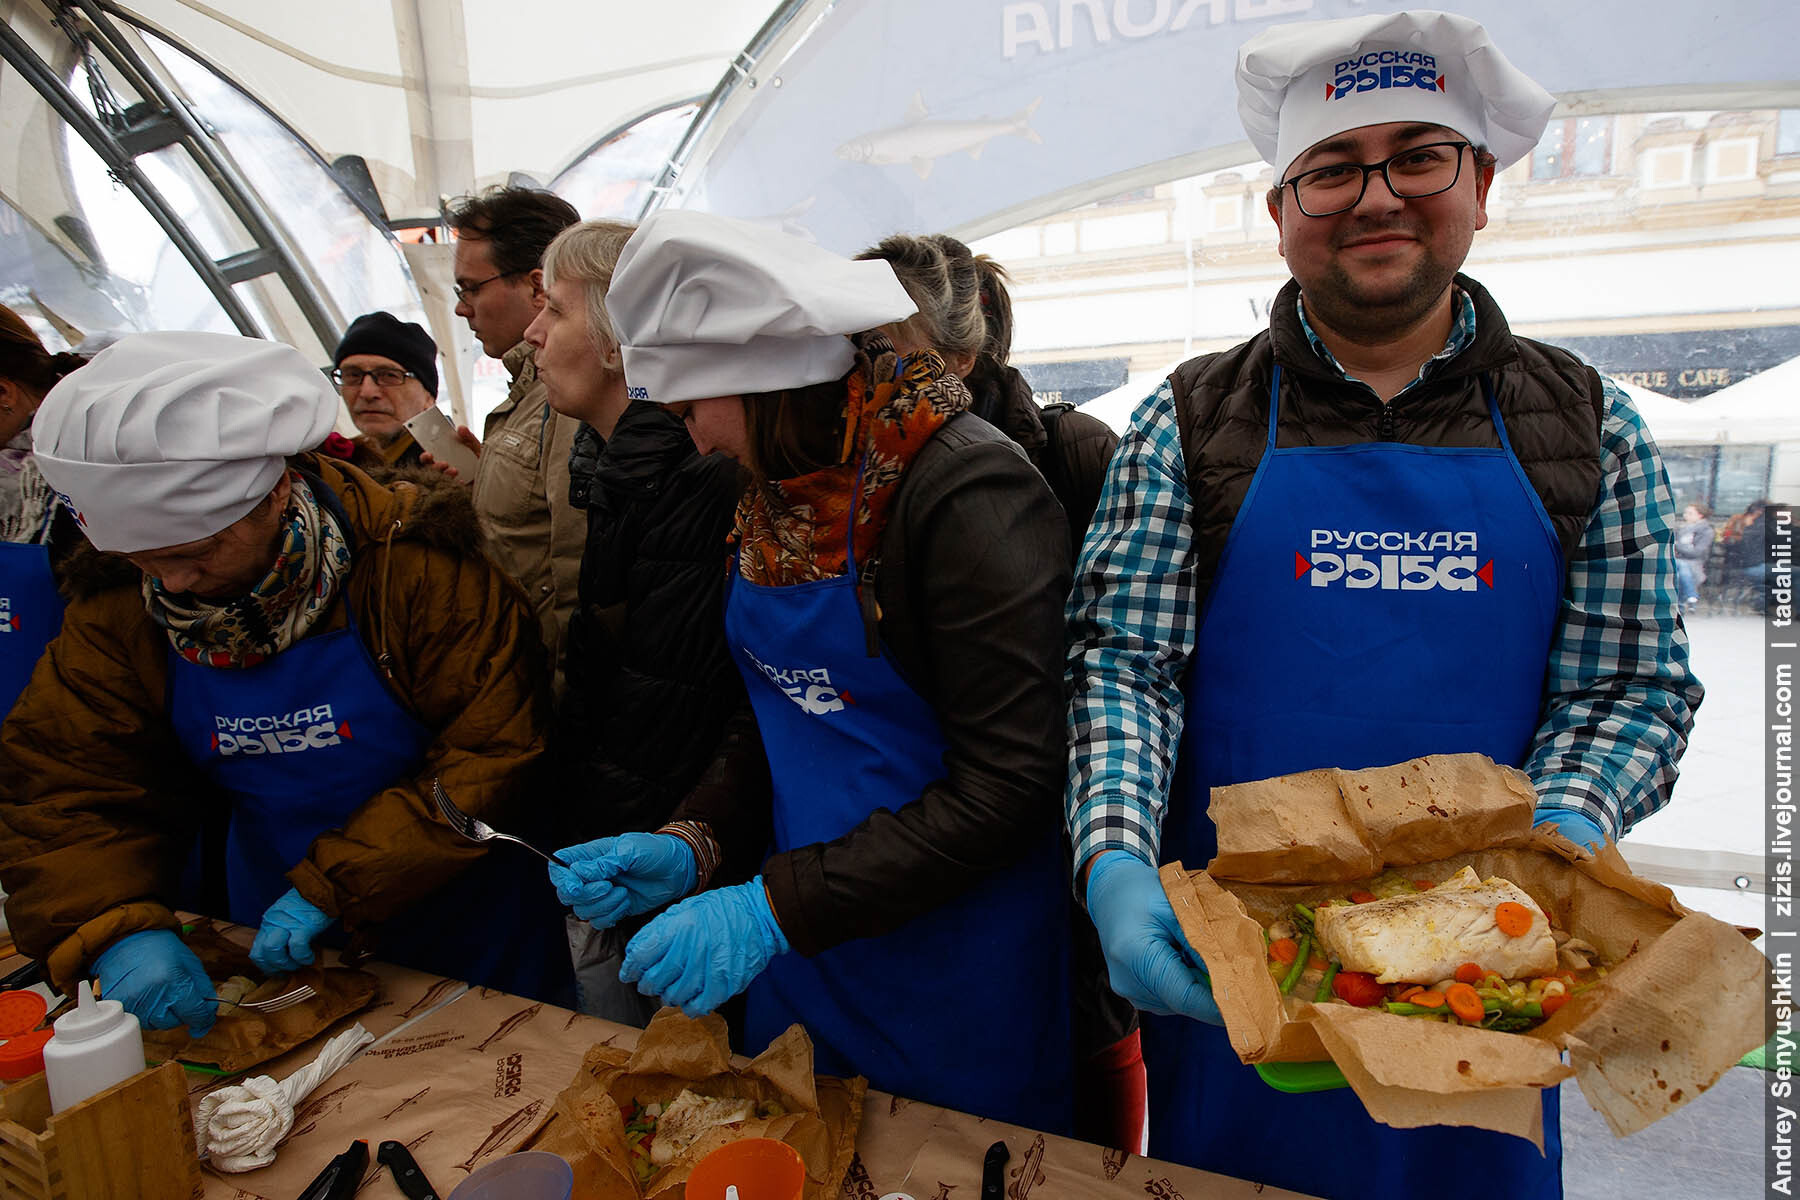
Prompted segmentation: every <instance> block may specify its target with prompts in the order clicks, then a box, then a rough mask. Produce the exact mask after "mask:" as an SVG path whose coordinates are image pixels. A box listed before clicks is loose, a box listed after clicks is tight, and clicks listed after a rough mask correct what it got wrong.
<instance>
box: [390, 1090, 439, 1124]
mask: <svg viewBox="0 0 1800 1200" xmlns="http://www.w3.org/2000/svg"><path fill="white" fill-rule="evenodd" d="M430 1090H431V1085H430V1084H429V1083H428V1084H426V1085H425V1086H424V1087H422V1088H420V1089H419V1090H418V1091H416V1092H414V1093H413V1094H412V1095H410V1096H408V1097H407V1098H406V1099H404V1100H402V1101H401V1102H400V1103H398V1104H396V1105H394V1107H392V1108H390V1109H388V1111H387V1115H385V1116H383V1117H382V1118H381V1119H382V1120H384V1121H391V1120H393V1119H394V1118H395V1117H396V1116H398V1115H399V1114H401V1113H403V1112H405V1111H406V1110H407V1109H409V1108H411V1107H412V1106H413V1105H415V1104H417V1103H418V1102H419V1098H420V1097H421V1096H423V1095H424V1094H425V1093H426V1092H429V1091H430Z"/></svg>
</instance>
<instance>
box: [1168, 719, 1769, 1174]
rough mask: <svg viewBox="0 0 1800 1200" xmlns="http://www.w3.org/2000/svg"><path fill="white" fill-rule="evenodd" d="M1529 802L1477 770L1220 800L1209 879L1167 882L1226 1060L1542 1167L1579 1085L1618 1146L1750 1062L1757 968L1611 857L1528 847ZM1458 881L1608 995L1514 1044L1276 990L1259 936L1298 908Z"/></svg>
mask: <svg viewBox="0 0 1800 1200" xmlns="http://www.w3.org/2000/svg"><path fill="white" fill-rule="evenodd" d="M1453 793H1454V794H1453ZM1534 804H1535V795H1534V793H1533V792H1532V790H1531V787H1530V784H1529V782H1528V781H1527V780H1526V779H1525V776H1524V775H1523V774H1522V773H1521V772H1518V771H1515V770H1512V769H1511V768H1506V767H1500V766H1497V765H1495V764H1494V763H1493V762H1491V761H1490V760H1488V759H1487V758H1485V757H1484V756H1482V755H1452V756H1439V757H1430V758H1421V759H1414V760H1412V761H1410V762H1407V763H1401V764H1398V765H1396V766H1392V767H1381V768H1374V769H1370V770H1366V771H1336V770H1332V771H1310V772H1306V773H1305V774H1302V775H1294V776H1287V777H1284V778H1281V779H1272V780H1265V781H1260V782H1256V783H1244V784H1236V785H1233V786H1231V787H1226V788H1218V789H1215V790H1214V792H1213V801H1212V807H1211V810H1210V811H1211V814H1212V816H1213V818H1214V820H1215V821H1216V822H1217V823H1218V825H1219V847H1220V851H1219V856H1218V857H1217V858H1215V859H1214V860H1213V862H1212V864H1211V865H1210V868H1209V869H1208V870H1206V871H1195V872H1189V871H1187V870H1185V869H1184V868H1183V867H1182V865H1181V864H1179V863H1173V864H1170V865H1168V866H1165V867H1164V868H1163V869H1162V880H1163V887H1164V889H1165V891H1167V893H1168V895H1169V900H1170V903H1171V904H1172V905H1173V907H1174V909H1175V914H1176V917H1177V919H1178V920H1179V921H1180V922H1181V928H1182V932H1183V933H1184V934H1186V936H1187V939H1188V941H1189V942H1190V943H1191V944H1192V945H1193V947H1194V949H1195V950H1196V951H1197V952H1198V953H1199V955H1200V957H1201V958H1202V959H1203V960H1204V961H1205V963H1206V964H1207V967H1208V969H1209V970H1210V972H1211V974H1212V983H1213V996H1214V998H1215V999H1216V1000H1217V1001H1218V1004H1219V1011H1220V1014H1221V1015H1222V1016H1223V1018H1224V1020H1225V1029H1226V1033H1227V1035H1228V1036H1229V1038H1230V1040H1231V1045H1232V1049H1233V1050H1234V1051H1235V1052H1236V1053H1237V1055H1238V1057H1239V1059H1241V1060H1242V1061H1244V1062H1246V1063H1257V1062H1309V1061H1318V1060H1320V1059H1325V1058H1330V1059H1331V1060H1332V1061H1334V1062H1335V1063H1337V1065H1338V1068H1339V1069H1340V1070H1341V1071H1342V1072H1343V1073H1344V1077H1345V1078H1346V1079H1347V1080H1348V1081H1349V1083H1350V1086H1351V1088H1352V1089H1353V1090H1354V1091H1355V1092H1356V1094H1357V1097H1358V1098H1359V1099H1361V1100H1362V1102H1363V1104H1364V1106H1365V1107H1366V1108H1367V1109H1368V1111H1369V1114H1370V1116H1372V1117H1374V1118H1375V1119H1376V1120H1377V1121H1380V1122H1382V1123H1384V1124H1387V1125H1392V1126H1395V1127H1396V1128H1402V1129H1408V1128H1414V1127H1417V1126H1420V1125H1426V1124H1444V1125H1472V1126H1478V1127H1480V1128H1484V1129H1493V1130H1497V1131H1499V1132H1502V1133H1510V1134H1513V1135H1515V1136H1518V1137H1522V1138H1526V1139H1527V1140H1529V1141H1531V1142H1532V1143H1533V1144H1534V1145H1536V1146H1538V1147H1539V1148H1540V1149H1542V1147H1543V1129H1542V1123H1543V1122H1542V1112H1541V1106H1540V1104H1539V1102H1538V1095H1537V1093H1538V1090H1539V1089H1541V1088H1545V1087H1552V1086H1555V1085H1556V1084H1557V1083H1559V1082H1560V1081H1561V1080H1563V1079H1565V1078H1567V1077H1569V1076H1570V1075H1573V1076H1575V1077H1576V1079H1577V1081H1578V1083H1579V1084H1580V1087H1581V1090H1582V1094H1583V1095H1585V1096H1586V1097H1587V1099H1588V1102H1589V1103H1590V1104H1591V1105H1593V1107H1594V1108H1595V1109H1597V1110H1598V1111H1599V1112H1600V1113H1601V1115H1602V1116H1604V1117H1605V1118H1606V1121H1607V1123H1608V1124H1609V1125H1610V1126H1611V1127H1612V1129H1613V1132H1614V1133H1615V1134H1618V1135H1619V1136H1624V1135H1626V1134H1629V1133H1634V1132H1636V1131H1637V1130H1639V1129H1642V1128H1644V1127H1645V1126H1647V1125H1649V1124H1651V1123H1652V1122H1654V1121H1656V1120H1658V1119H1660V1118H1662V1117H1664V1116H1667V1115H1668V1114H1669V1113H1671V1112H1673V1111H1674V1110H1675V1109H1676V1108H1678V1107H1680V1106H1681V1105H1682V1104H1683V1103H1685V1102H1686V1101H1688V1100H1691V1099H1692V1098H1693V1097H1694V1096H1696V1095H1698V1094H1699V1093H1701V1092H1703V1091H1705V1090H1706V1089H1707V1088H1708V1087H1711V1086H1712V1084H1713V1083H1715V1082H1716V1081H1717V1080H1718V1078H1719V1077H1720V1076H1721V1075H1723V1074H1724V1073H1725V1071H1726V1070H1727V1069H1729V1068H1730V1067H1731V1066H1732V1065H1734V1064H1735V1063H1736V1062H1737V1061H1738V1059H1739V1058H1740V1057H1742V1056H1743V1054H1744V1053H1745V1052H1746V1051H1748V1050H1750V1049H1752V1048H1753V1047H1755V1046H1758V1045H1760V1044H1761V1043H1762V1040H1763V1030H1762V1009H1761V988H1762V981H1763V970H1764V966H1765V960H1764V958H1763V956H1762V954H1761V952H1759V951H1758V950H1757V949H1756V948H1755V947H1754V946H1752V945H1751V944H1750V942H1749V941H1748V940H1747V939H1746V938H1745V937H1744V935H1743V933H1742V932H1741V931H1739V930H1737V929H1734V928H1733V927H1732V926H1729V925H1726V924H1724V923H1723V922H1720V921H1717V920H1715V919H1713V918H1712V917H1709V916H1706V915H1705V914H1704V913H1695V912H1690V911H1689V910H1687V909H1686V908H1684V907H1682V906H1681V905H1680V904H1679V903H1677V902H1676V900H1675V898H1674V895H1673V894H1672V893H1671V892H1670V891H1669V889H1668V888H1666V887H1663V886H1662V885H1661V884H1658V883H1655V882H1653V881H1651V880H1648V879H1643V878H1640V877H1639V876H1636V875H1633V874H1632V873H1631V869H1630V868H1629V867H1628V866H1627V865H1626V863H1625V860H1624V859H1623V858H1622V857H1621V856H1620V855H1619V852H1618V849H1617V847H1615V846H1613V845H1612V844H1610V843H1609V844H1607V845H1606V846H1604V847H1603V848H1602V849H1601V850H1600V852H1599V853H1598V854H1597V855H1591V854H1589V853H1588V852H1587V851H1585V850H1583V849H1581V848H1580V847H1578V846H1576V845H1575V844H1574V843H1572V842H1570V841H1568V840H1567V839H1565V838H1563V837H1562V836H1561V835H1560V834H1557V833H1554V832H1551V831H1540V830H1533V829H1532V828H1531V824H1530V823H1531V809H1532V807H1533V805H1534ZM1276 809H1280V810H1281V811H1278V812H1277V811H1272V810H1276ZM1258 839H1262V840H1261V841H1259V840H1258ZM1465 865H1466V866H1470V867H1472V868H1474V870H1475V872H1476V874H1478V875H1479V876H1480V877H1481V878H1483V879H1487V878H1491V877H1495V876H1498V877H1500V878H1503V879H1509V880H1511V881H1512V882H1513V883H1515V884H1517V885H1518V886H1519V887H1521V888H1523V889H1524V890H1525V891H1526V892H1527V893H1528V894H1529V895H1530V896H1531V898H1532V899H1533V900H1534V901H1536V902H1537V904H1538V905H1539V906H1540V907H1542V908H1543V910H1544V911H1545V913H1546V914H1547V915H1548V916H1549V918H1550V922H1551V924H1552V926H1554V927H1555V928H1557V929H1560V930H1565V931H1567V932H1568V933H1570V934H1572V935H1573V936H1574V937H1577V938H1581V939H1584V940H1585V941H1587V942H1589V943H1591V944H1593V945H1594V946H1596V947H1597V948H1598V949H1599V951H1600V956H1599V957H1600V961H1601V962H1602V963H1604V964H1605V965H1607V967H1608V973H1607V976H1606V978H1604V979H1602V980H1601V981H1600V982H1599V983H1598V984H1596V985H1595V986H1594V987H1592V988H1590V989H1588V990H1586V991H1584V992H1582V993H1581V994H1580V995H1578V996H1576V997H1575V998H1574V999H1572V1000H1571V1001H1570V1002H1569V1003H1568V1004H1567V1005H1566V1006H1564V1007H1563V1008H1562V1009H1561V1010H1560V1011H1559V1012H1557V1013H1556V1014H1555V1015H1554V1016H1553V1017H1551V1018H1550V1019H1549V1020H1548V1021H1546V1022H1544V1023H1543V1024H1542V1025H1540V1026H1539V1027H1537V1028H1536V1029H1534V1030H1531V1031H1529V1032H1526V1033H1500V1032H1496V1031H1493V1030H1486V1029H1474V1028H1468V1027H1463V1026H1455V1025H1450V1024H1446V1023H1440V1022H1435V1021H1421V1020H1417V1019H1413V1018H1408V1017H1401V1016H1396V1015H1394V1014H1391V1013H1386V1012H1381V1011H1375V1010H1369V1009H1357V1008H1352V1007H1350V1006H1349V1005H1344V1004H1313V1003H1311V1002H1309V1001H1306V1000H1303V999H1299V998H1296V997H1294V996H1288V997H1286V998H1285V999H1284V998H1283V997H1282V996H1281V994H1280V991H1279V989H1278V987H1277V985H1276V984H1275V983H1274V981H1273V980H1271V979H1270V977H1269V972H1268V969H1267V967H1266V965H1265V961H1264V960H1265V954H1266V951H1265V949H1264V942H1263V936H1262V931H1263V929H1264V928H1265V927H1266V925H1267V924H1268V923H1269V922H1270V921H1272V920H1274V919H1275V918H1276V917H1278V916H1280V915H1282V914H1283V913H1284V912H1286V911H1287V909H1288V907H1289V906H1290V905H1292V904H1293V903H1294V902H1295V901H1300V902H1303V903H1314V902H1316V901H1319V900H1323V899H1326V898H1329V897H1332V896H1341V895H1343V894H1344V893H1345V891H1346V890H1347V889H1346V887H1345V885H1346V884H1347V883H1351V882H1355V881H1360V880H1364V879H1368V878H1369V877H1371V876H1373V875H1375V874H1378V873H1379V872H1380V871H1381V870H1382V869H1384V868H1385V867H1390V866H1404V867H1406V868H1407V872H1406V873H1407V874H1408V875H1409V876H1411V877H1414V878H1418V879H1429V880H1431V881H1433V882H1436V881H1440V880H1443V879H1446V878H1448V877H1449V876H1451V875H1453V874H1455V873H1456V872H1457V871H1458V870H1460V869H1461V868H1462V867H1464V866H1465ZM1302 876H1309V877H1305V878H1303V877H1302ZM1565 1049H1566V1050H1567V1051H1568V1052H1569V1062H1570V1065H1564V1064H1563V1062H1562V1061H1561V1053H1560V1052H1561V1051H1562V1050H1565Z"/></svg>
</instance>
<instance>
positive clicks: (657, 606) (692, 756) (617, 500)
mask: <svg viewBox="0 0 1800 1200" xmlns="http://www.w3.org/2000/svg"><path fill="white" fill-rule="evenodd" d="M742 486H743V477H742V475H741V473H740V471H739V468H738V466H737V464H736V463H734V462H732V461H731V460H730V459H727V458H723V457H721V456H718V455H710V456H706V457H702V456H701V455H700V454H699V453H698V452H697V451H696V450H695V449H694V443H693V441H692V439H691V438H689V437H688V432H687V428H686V427H685V426H684V425H683V424H682V423H681V420H680V419H679V418H678V417H676V416H675V415H673V414H672V413H670V412H669V411H668V409H666V408H663V407H662V406H660V405H656V404H651V403H648V402H646V401H642V400H634V401H632V402H631V404H630V406H629V407H628V408H627V409H626V410H625V412H624V414H623V415H621V416H620V418H619V423H618V425H617V426H616V427H614V429H613V435H612V437H611V438H610V439H607V440H605V441H604V442H603V441H602V440H601V438H600V436H599V435H598V434H597V433H595V432H594V431H593V430H592V429H590V428H589V427H587V426H585V425H584V426H582V427H581V429H580V430H579V431H578V432H577V433H576V436H575V445H574V451H573V454H572V456H571V460H570V488H569V492H570V502H571V503H572V504H573V505H574V506H575V507H577V508H585V509H586V510H587V520H588V533H587V546H586V548H585V549H584V550H583V552H582V556H581V578H580V589H579V601H580V602H579V605H578V606H577V608H576V611H575V614H574V616H573V617H572V618H571V620H570V623H569V633H568V642H567V652H566V656H565V659H564V666H565V670H566V672H567V680H568V686H567V690H566V693H565V695H564V698H563V704H562V707H561V710H560V711H559V712H558V714H557V722H556V728H555V734H554V736H553V738H552V741H551V751H552V755H553V762H554V764H555V768H556V770H557V773H558V778H559V781H560V782H561V784H562V787H563V789H564V795H565V796H566V797H567V818H568V829H567V831H566V834H565V837H566V839H567V841H570V842H574V841H585V840H588V839H591V838H596V837H603V836H606V835H609V834H617V833H626V832H631V831H642V830H651V829H655V828H657V827H658V826H659V825H661V824H663V822H665V821H666V820H668V819H669V816H670V814H671V812H672V811H673V810H674V808H675V806H676V804H678V803H679V802H680V801H681V799H682V797H684V796H685V795H686V794H687V792H688V790H689V789H690V788H691V787H692V786H693V785H694V783H695V781H696V780H697V779H698V778H699V777H700V774H701V772H702V771H703V770H705V769H706V768H707V767H708V766H709V765H710V764H712V762H713V760H714V758H715V756H717V755H718V752H719V746H720V742H721V739H722V737H723V736H724V733H725V729H726V723H727V721H728V720H729V719H730V718H731V717H732V715H733V714H734V713H736V712H738V711H739V710H740V709H743V710H746V711H747V709H748V701H746V700H745V698H744V688H743V683H742V681H741V680H740V679H739V677H738V673H737V668H736V666H735V665H734V664H733V663H732V661H731V657H730V655H729V654H728V653H727V652H726V649H725V617H724V605H723V598H724V589H725V577H726V572H727V569H728V567H729V559H728V557H727V551H726V537H727V535H728V534H729V533H730V532H731V523H732V516H733V513H734V512H735V511H736V508H737V500H738V494H739V492H740V491H741V490H742ZM751 748H752V749H753V750H757V749H759V747H756V746H755V745H754V739H752V747H751ZM765 786H766V785H765Z"/></svg>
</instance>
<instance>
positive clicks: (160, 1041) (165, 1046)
mask: <svg viewBox="0 0 1800 1200" xmlns="http://www.w3.org/2000/svg"><path fill="white" fill-rule="evenodd" d="M183 940H184V941H185V942H186V943H187V946H188V949H190V950H192V951H193V952H194V954H195V955H196V956H197V957H198V958H199V959H200V964H201V965H202V966H204V967H205V968H206V973H207V975H208V976H209V977H211V979H212V981H213V984H214V986H215V987H216V986H218V985H219V984H221V983H223V982H225V981H226V980H228V979H230V978H231V977H232V976H233V975H245V976H248V977H250V978H252V979H260V978H261V976H262V971H261V970H260V969H259V968H258V967H257V966H256V965H255V964H253V963H252V962H251V961H250V954H249V952H248V951H247V950H245V949H244V948H243V947H242V946H240V945H239V944H238V943H236V942H234V941H232V940H231V939H229V938H227V937H226V936H225V935H224V934H223V933H222V932H221V931H220V930H219V929H218V928H217V927H216V926H215V925H214V924H213V923H212V922H211V921H207V920H204V919H202V920H200V921H198V922H196V923H194V925H193V926H192V927H191V928H190V929H189V931H188V932H187V933H186V934H184V935H183ZM301 984H309V985H311V987H312V988H313V991H314V992H315V993H316V994H315V995H313V996H312V997H311V998H310V999H307V1000H303V1001H301V1002H300V1003H298V1004H295V1005H293V1006H292V1007H290V1008H284V1009H282V1010H281V1011H279V1012H258V1011H256V1010H254V1009H248V1008H238V1007H235V1006H233V1005H230V1004H221V1005H219V1019H218V1022H217V1023H216V1024H214V1025H213V1027H212V1028H211V1029H210V1030H208V1031H207V1034H206V1036H205V1037H202V1038H197V1037H193V1036H192V1035H190V1034H189V1033H188V1031H187V1029H186V1027H185V1026H183V1027H178V1028H175V1029H157V1030H151V1029H146V1030H145V1031H144V1052H145V1054H147V1055H148V1056H149V1057H150V1058H152V1059H157V1060H163V1059H171V1058H172V1059H176V1060H178V1061H180V1062H184V1063H197V1064H200V1065H202V1066H211V1067H217V1068H219V1069H220V1070H221V1071H228V1072H234V1073H235V1072H238V1071H247V1070H249V1069H250V1068H252V1067H257V1066H261V1065H262V1064H263V1063H266V1062H269V1061H270V1060H271V1059H275V1058H279V1057H280V1056H281V1055H283V1054H285V1053H287V1052H288V1051H289V1050H292V1049H293V1048H294V1047H296V1046H298V1045H300V1044H302V1043H303V1042H307V1041H310V1040H312V1039H313V1038H314V1037H316V1036H318V1035H319V1034H320V1033H322V1032H324V1031H325V1030H326V1029H329V1028H330V1027H331V1026H332V1025H333V1024H334V1023H335V1022H337V1021H339V1020H341V1019H343V1018H344V1017H347V1016H350V1015H351V1014H352V1013H357V1012H360V1011H362V1010H363V1009H365V1008H367V1007H368V1006H369V1005H370V1004H371V1003H373V1002H374V1000H375V997H376V996H377V995H379V994H380V991H381V982H380V980H378V979H376V978H375V976H373V975H371V974H370V973H369V972H367V971H359V970H356V969H354V968H351V967H319V966H311V967H302V968H301V969H300V970H298V971H295V972H294V973H293V974H292V975H289V976H287V978H286V980H285V981H284V982H283V983H282V984H281V985H279V986H278V987H276V988H275V989H274V992H273V993H272V994H279V993H280V992H284V991H286V990H287V989H288V988H289V987H299V986H300V985H301ZM256 995H258V993H255V992H253V993H251V996H253V997H254V996H256Z"/></svg>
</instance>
